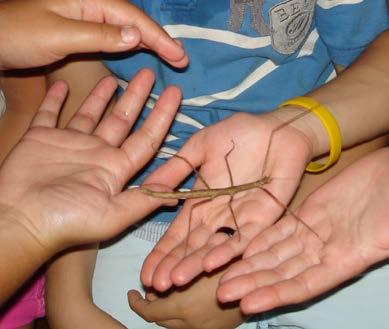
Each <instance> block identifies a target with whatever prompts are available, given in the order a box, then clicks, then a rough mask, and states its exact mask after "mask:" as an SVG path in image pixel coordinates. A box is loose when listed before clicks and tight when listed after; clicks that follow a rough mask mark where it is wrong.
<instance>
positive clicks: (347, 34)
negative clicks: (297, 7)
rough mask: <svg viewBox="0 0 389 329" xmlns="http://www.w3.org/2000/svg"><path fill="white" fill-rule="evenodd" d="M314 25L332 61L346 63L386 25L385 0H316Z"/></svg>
mask: <svg viewBox="0 0 389 329" xmlns="http://www.w3.org/2000/svg"><path fill="white" fill-rule="evenodd" d="M315 10H316V16H315V20H316V27H317V29H318V32H319V35H320V37H321V38H322V40H323V42H324V43H325V44H326V46H327V48H328V52H329V54H330V57H331V59H332V61H333V62H334V63H335V64H339V65H342V66H344V67H347V66H349V65H350V64H351V63H352V62H353V61H354V60H355V59H356V58H357V57H358V56H359V54H360V53H361V52H362V51H363V50H364V49H365V48H366V47H367V46H368V45H369V43H370V42H371V41H373V40H374V39H375V38H376V37H377V35H378V34H379V33H381V32H382V31H384V30H385V29H387V28H388V4H387V1H386V0H374V1H372V0H317V4H316V8H315Z"/></svg>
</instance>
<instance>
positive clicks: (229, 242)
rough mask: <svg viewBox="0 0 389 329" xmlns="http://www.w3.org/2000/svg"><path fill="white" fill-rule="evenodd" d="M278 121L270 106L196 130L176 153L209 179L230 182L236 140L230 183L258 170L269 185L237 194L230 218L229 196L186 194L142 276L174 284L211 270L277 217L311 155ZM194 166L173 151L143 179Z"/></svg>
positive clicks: (162, 286)
mask: <svg viewBox="0 0 389 329" xmlns="http://www.w3.org/2000/svg"><path fill="white" fill-rule="evenodd" d="M282 111H283V110H282ZM283 113H286V112H283ZM288 115H289V114H288ZM294 115H296V112H294ZM282 122H283V121H281V119H280V118H277V117H276V116H275V115H274V114H265V115H260V116H256V115H250V114H236V115H234V116H232V117H230V118H228V119H226V120H224V121H222V122H219V123H217V124H215V125H213V126H210V127H208V128H205V129H203V130H201V131H200V132H198V133H197V134H195V135H194V136H193V137H192V138H191V139H190V140H189V141H188V143H187V144H185V145H184V147H183V148H182V149H181V150H180V151H179V153H178V155H179V156H181V157H184V158H185V159H187V160H188V161H189V162H190V163H191V164H192V165H193V166H194V167H200V166H201V167H200V174H201V176H202V177H204V179H205V180H206V181H207V182H208V185H209V186H210V187H213V188H220V187H229V186H231V182H230V175H229V171H228V168H227V165H226V159H225V157H226V155H227V153H228V152H229V151H230V150H231V147H232V145H233V144H234V149H233V150H232V151H231V152H230V153H229V155H228V162H229V166H230V169H231V176H232V178H233V185H240V184H245V183H250V182H253V181H256V180H260V179H262V178H263V176H270V177H272V178H273V179H271V181H270V183H269V184H266V185H264V188H265V189H266V190H267V191H268V192H266V191H264V190H263V189H251V190H248V191H244V192H240V193H239V194H236V195H234V198H233V202H232V209H233V212H234V214H235V219H234V218H233V216H232V212H231V210H230V208H229V201H230V196H227V197H218V198H216V199H214V200H212V201H209V202H207V203H203V204H201V205H200V204H197V203H198V202H199V201H198V200H188V201H186V202H185V204H184V207H183V209H182V211H181V212H180V213H179V215H178V216H177V218H176V219H175V220H174V221H173V223H172V224H171V226H170V227H169V229H168V231H167V232H166V233H165V235H164V236H163V237H162V239H161V240H160V241H159V242H158V244H157V245H156V246H155V248H154V249H153V250H152V252H151V253H150V255H149V256H148V257H147V259H146V261H145V263H144V266H143V269H142V273H141V280H142V282H143V284H145V285H146V286H153V287H154V288H155V289H157V290H159V291H164V290H166V289H168V288H169V287H170V286H171V285H172V284H175V285H178V286H180V285H184V284H186V283H188V282H189V281H190V280H191V279H193V278H194V277H195V276H196V275H198V274H199V273H201V272H202V271H203V270H206V271H212V270H213V269H215V268H217V267H220V266H222V265H224V264H226V263H228V262H229V261H230V260H231V259H233V258H234V257H236V256H239V255H241V254H242V253H243V251H244V250H245V248H246V247H247V245H248V243H249V242H250V241H251V239H252V238H253V237H254V236H256V235H257V234H259V233H260V232H261V231H262V230H264V229H265V228H267V227H268V226H270V225H271V224H273V223H274V222H275V221H276V220H277V219H278V218H279V216H280V215H281V213H282V212H283V211H284V208H283V207H282V206H281V205H280V203H279V202H278V201H280V202H281V203H282V204H284V205H286V204H287V203H288V202H289V200H290V199H291V197H292V196H293V194H294V192H295V190H296V188H297V186H298V184H299V181H300V178H301V175H302V174H303V172H304V168H305V166H306V163H307V161H309V160H310V158H311V156H312V150H311V145H310V143H309V141H308V139H307V137H306V136H305V135H304V134H303V133H301V132H300V131H299V130H297V129H296V128H294V127H292V126H290V125H285V126H284V127H283V128H282V129H278V130H277V131H276V128H277V127H280V125H281V124H282ZM273 132H274V133H273ZM271 136H272V139H271V143H270V148H269V147H268V146H269V141H270V138H271ZM232 142H233V143H232ZM267 149H269V151H270V152H269V153H268V156H267V157H266V151H267ZM265 159H266V160H265ZM265 162H266V163H265ZM191 171H192V168H191V167H190V166H188V164H187V163H186V162H185V161H183V160H182V159H179V158H177V157H173V158H172V159H171V160H169V161H168V162H167V163H166V164H165V165H163V166H162V167H160V168H159V169H158V170H157V171H156V172H155V173H153V174H152V175H151V176H150V177H149V178H148V179H147V180H146V182H148V183H150V182H153V183H156V182H158V183H159V184H164V185H169V184H173V185H170V186H175V185H176V184H178V183H179V182H180V181H181V180H182V179H183V178H184V177H185V176H187V175H188V174H189V173H191ZM199 188H205V186H204V183H203V182H202V181H201V180H197V182H196V184H195V189H199ZM272 196H275V197H274V198H273V197H272ZM276 199H277V200H278V201H277V200H276ZM200 202H201V201H200ZM235 221H236V223H235ZM236 225H237V226H238V227H239V232H235V234H234V235H233V237H231V238H228V237H227V236H226V235H225V234H223V233H217V230H218V229H219V228H221V227H224V226H227V227H231V228H233V229H236ZM188 234H189V236H188Z"/></svg>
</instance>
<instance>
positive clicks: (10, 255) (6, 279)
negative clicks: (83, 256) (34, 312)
mask: <svg viewBox="0 0 389 329" xmlns="http://www.w3.org/2000/svg"><path fill="white" fill-rule="evenodd" d="M20 216H21V214H20V213H18V212H15V211H13V210H10V209H7V208H6V207H0V305H2V304H3V303H4V302H5V301H6V300H7V299H8V298H9V297H10V296H11V295H12V294H13V293H14V292H15V291H16V290H17V289H18V288H19V287H20V286H21V285H22V284H23V283H24V282H25V281H26V280H27V279H28V278H29V277H31V276H32V274H33V273H34V272H35V271H36V270H37V269H38V268H39V267H40V266H41V265H42V264H43V263H45V262H46V261H47V260H48V259H49V258H50V256H52V255H51V253H50V252H49V251H48V250H47V249H46V248H45V246H43V245H42V244H41V243H40V242H39V241H38V239H36V237H35V235H34V234H33V233H32V228H29V227H27V226H25V225H23V224H22V223H23V220H21V218H20Z"/></svg>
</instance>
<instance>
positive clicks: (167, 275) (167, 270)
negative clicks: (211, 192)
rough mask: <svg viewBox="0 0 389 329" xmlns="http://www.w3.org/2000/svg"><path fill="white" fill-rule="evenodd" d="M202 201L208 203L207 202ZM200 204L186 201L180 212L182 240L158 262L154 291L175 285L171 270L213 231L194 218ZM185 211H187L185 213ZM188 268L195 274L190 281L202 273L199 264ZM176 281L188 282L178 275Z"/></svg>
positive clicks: (199, 246)
mask: <svg viewBox="0 0 389 329" xmlns="http://www.w3.org/2000/svg"><path fill="white" fill-rule="evenodd" d="M196 183H197V182H196ZM195 185H196V184H195ZM204 201H206V202H208V200H204ZM200 204H203V201H195V200H190V201H187V202H186V203H185V205H184V208H185V209H183V211H182V212H180V217H181V218H185V222H186V225H187V226H186V230H185V232H183V239H182V240H181V242H180V243H179V244H177V245H176V247H174V248H173V249H172V250H170V251H169V253H168V254H167V255H166V256H165V257H164V258H163V259H162V260H161V261H160V263H159V264H158V266H157V268H156V269H155V273H154V276H153V286H154V288H155V289H157V290H159V291H164V290H166V289H168V288H170V286H171V285H172V284H173V283H175V282H174V281H172V271H173V269H174V268H175V267H176V266H177V265H178V264H179V263H180V262H181V260H182V259H184V258H185V257H186V256H187V255H190V254H191V253H193V252H194V251H196V250H198V249H199V248H201V247H203V246H204V245H205V244H206V242H207V241H208V238H209V236H210V235H211V234H212V233H213V230H212V229H211V228H210V227H209V226H207V225H202V223H201V217H200V218H199V219H200V220H196V219H197V218H196V216H194V212H193V210H194V209H198V208H196V206H198V205H200ZM187 209H189V211H187ZM184 216H185V217H184ZM177 219H178V218H177ZM196 260H198V259H196ZM189 268H190V271H192V272H194V273H195V274H193V276H192V277H191V278H190V279H192V278H193V277H194V276H195V275H197V274H199V273H201V272H202V271H203V269H202V266H201V262H195V263H190V264H189ZM176 279H177V285H182V284H184V283H186V282H188V281H187V280H186V278H185V277H181V275H180V274H179V276H178V278H176ZM181 282H184V283H181Z"/></svg>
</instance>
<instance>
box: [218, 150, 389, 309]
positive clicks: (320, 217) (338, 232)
mask: <svg viewBox="0 0 389 329" xmlns="http://www.w3.org/2000/svg"><path fill="white" fill-rule="evenodd" d="M388 169H389V148H384V149H381V150H379V151H376V152H374V153H372V154H370V155H368V156H366V157H364V158H363V159H361V160H359V161H357V162H356V163H354V164H353V165H351V166H350V167H348V168H346V169H345V170H343V171H342V172H341V173H340V174H339V175H338V176H336V177H335V178H333V179H332V180H331V181H329V182H328V183H326V184H325V185H323V186H322V187H320V188H319V189H318V190H316V191H315V192H314V193H313V194H312V195H310V196H309V197H308V198H307V199H306V200H305V202H304V203H303V204H302V206H301V208H300V209H299V211H298V215H299V217H300V218H301V219H303V220H304V222H305V223H306V224H307V225H308V226H309V227H310V228H308V226H307V225H303V224H302V223H301V222H300V221H297V220H296V218H294V217H293V216H286V217H284V218H282V219H281V220H280V221H279V222H278V223H276V224H275V225H274V226H272V227H270V228H268V229H267V230H266V231H264V232H262V234H259V235H258V236H257V237H256V238H255V239H253V241H252V242H251V243H250V245H249V246H248V248H247V250H246V251H245V254H244V259H243V260H241V261H240V262H238V263H236V264H235V265H233V266H232V267H231V268H230V269H229V270H228V271H227V273H226V274H225V275H224V276H223V278H222V280H221V284H220V287H219V289H218V299H219V300H220V301H222V302H229V301H235V300H239V299H242V300H241V309H242V311H243V312H244V313H248V314H249V313H258V312H263V311H267V310H270V309H272V308H275V307H279V306H283V305H288V304H296V303H300V302H303V301H306V300H308V299H311V298H313V297H315V296H318V295H320V294H322V293H324V292H326V291H329V290H330V289H332V288H334V287H336V286H338V285H340V284H341V283H343V282H345V281H346V280H348V279H351V278H353V277H354V276H356V275H357V274H360V273H362V272H363V271H365V270H366V269H367V268H369V267H370V266H371V265H373V264H375V263H377V262H379V261H382V260H384V259H387V258H388V256H389V202H388V193H389V176H388V174H387V173H388ZM319 237H320V238H319Z"/></svg>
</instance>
